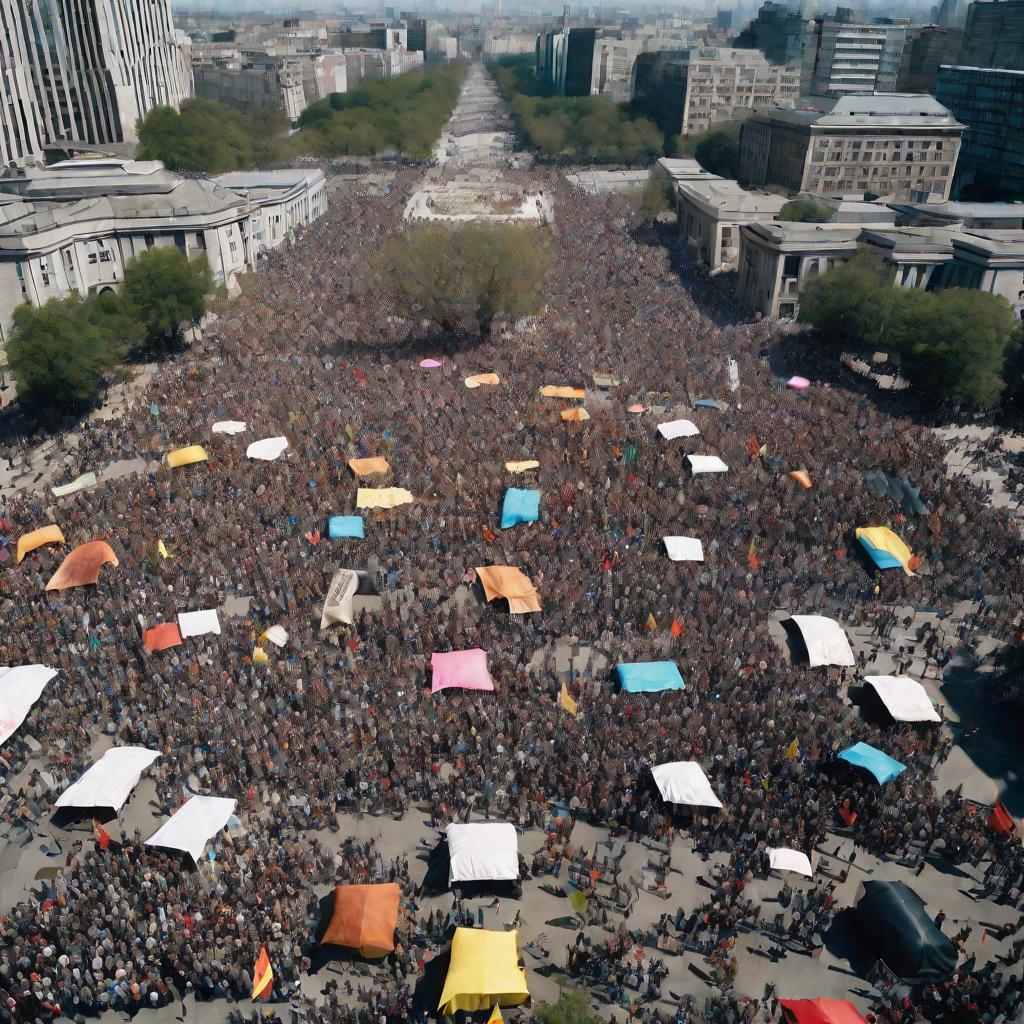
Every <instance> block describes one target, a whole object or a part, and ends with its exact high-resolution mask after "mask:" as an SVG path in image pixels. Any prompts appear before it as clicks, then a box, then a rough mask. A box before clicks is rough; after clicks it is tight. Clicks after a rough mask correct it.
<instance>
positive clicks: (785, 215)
mask: <svg viewBox="0 0 1024 1024" xmlns="http://www.w3.org/2000/svg"><path fill="white" fill-rule="evenodd" d="M776 217H777V219H778V220H788V221H800V222H803V223H805V224H824V223H825V222H826V221H830V220H831V219H832V210H831V208H830V207H828V206H826V205H825V204H824V203H819V202H816V201H815V200H814V199H809V198H806V199H792V200H790V201H789V202H788V203H786V205H785V206H784V207H782V209H781V210H779V212H778V214H776Z"/></svg>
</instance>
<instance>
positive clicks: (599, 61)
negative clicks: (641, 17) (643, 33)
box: [590, 33, 644, 103]
mask: <svg viewBox="0 0 1024 1024" xmlns="http://www.w3.org/2000/svg"><path fill="white" fill-rule="evenodd" d="M618 35H621V33H618ZM643 46H644V41H643V40H642V39H621V38H616V36H614V35H601V36H599V37H598V38H597V39H595V40H594V61H593V65H592V68H591V77H590V93H591V95H592V96H607V97H608V98H609V99H610V100H612V102H614V103H626V102H628V101H629V100H630V99H631V98H632V96H633V91H634V89H633V86H634V69H635V67H636V61H637V57H638V56H639V55H640V52H641V50H642V49H643Z"/></svg>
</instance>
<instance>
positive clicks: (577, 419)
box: [562, 406, 590, 423]
mask: <svg viewBox="0 0 1024 1024" xmlns="http://www.w3.org/2000/svg"><path fill="white" fill-rule="evenodd" d="M562 419H563V420H568V421H569V422H572V423H582V422H583V421H584V420H589V419H590V413H589V412H587V410H586V409H584V408H583V407H582V406H580V407H579V408H577V409H563V410H562Z"/></svg>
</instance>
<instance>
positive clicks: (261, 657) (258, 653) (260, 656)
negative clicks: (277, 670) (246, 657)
mask: <svg viewBox="0 0 1024 1024" xmlns="http://www.w3.org/2000/svg"><path fill="white" fill-rule="evenodd" d="M252 660H253V663H254V664H256V665H266V664H268V663H269V661H270V659H269V658H268V657H267V652H266V651H265V650H263V648H262V647H254V648H253V649H252Z"/></svg>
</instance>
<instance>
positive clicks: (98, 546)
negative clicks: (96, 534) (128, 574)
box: [46, 540, 120, 590]
mask: <svg viewBox="0 0 1024 1024" xmlns="http://www.w3.org/2000/svg"><path fill="white" fill-rule="evenodd" d="M119 564H120V563H119V562H118V560H117V555H115V554H114V551H113V548H111V546H110V545H109V544H108V543H107V542H106V541H105V540H91V541H89V543H88V544H80V545H79V546H78V547H77V548H75V550H74V551H72V552H71V554H69V555H68V556H67V558H65V559H64V561H63V562H61V563H60V568H58V569H57V571H56V572H55V573H54V574H53V575H52V576H51V577H50V582H49V583H47V584H46V589H47V590H68V589H69V588H70V587H84V586H86V585H87V584H91V583H97V582H98V581H99V578H100V568H101V567H102V566H104V565H119Z"/></svg>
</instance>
